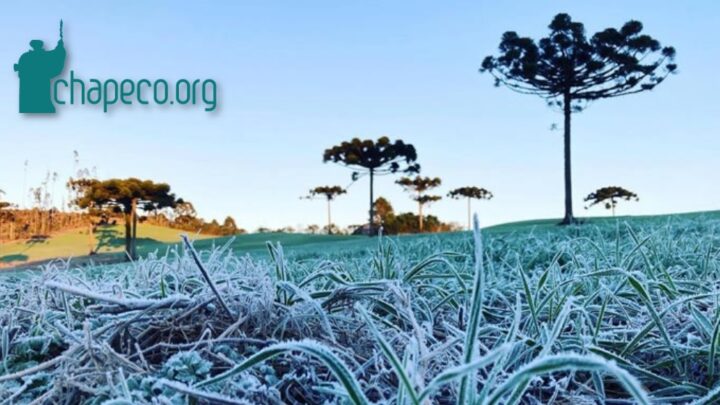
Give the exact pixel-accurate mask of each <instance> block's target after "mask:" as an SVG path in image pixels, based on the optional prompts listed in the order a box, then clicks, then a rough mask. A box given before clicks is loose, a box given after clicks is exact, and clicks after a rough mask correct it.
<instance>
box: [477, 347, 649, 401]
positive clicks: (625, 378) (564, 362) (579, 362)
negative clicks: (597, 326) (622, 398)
mask: <svg viewBox="0 0 720 405" xmlns="http://www.w3.org/2000/svg"><path fill="white" fill-rule="evenodd" d="M563 370H583V371H591V372H592V371H597V372H607V373H609V374H612V375H613V376H614V377H615V378H616V379H617V380H618V381H619V382H620V384H622V386H623V387H624V388H625V390H626V391H627V392H628V393H629V394H630V395H632V397H633V398H634V399H635V401H637V402H638V403H639V404H641V405H650V398H649V397H648V395H647V393H646V392H645V389H644V388H643V387H642V385H641V384H640V382H639V381H638V380H637V379H636V378H635V377H633V376H632V375H631V374H630V373H628V372H627V371H625V370H623V369H621V368H620V367H618V366H617V365H616V364H615V363H613V362H611V361H607V360H605V359H603V358H602V357H598V356H595V355H578V354H574V353H562V354H557V355H549V356H545V357H539V358H537V359H535V360H533V361H531V362H530V363H528V364H526V365H525V366H523V367H521V368H520V369H519V370H518V371H516V372H515V373H513V374H512V375H511V376H510V377H508V379H507V380H505V382H503V383H502V384H501V385H500V386H499V387H498V388H497V389H495V391H494V392H493V393H492V395H491V396H490V398H489V399H488V401H487V404H486V405H495V404H498V403H500V400H501V399H502V398H503V396H504V395H505V394H507V393H508V392H511V391H513V390H515V389H516V388H517V387H518V386H524V385H525V384H527V382H528V381H530V380H531V379H532V378H533V377H537V376H540V375H544V374H548V373H554V372H557V371H563ZM520 394H522V392H521V393H520ZM519 400H520V398H519V396H515V397H514V398H512V399H511V400H509V401H508V402H506V404H515V403H517V402H519Z"/></svg>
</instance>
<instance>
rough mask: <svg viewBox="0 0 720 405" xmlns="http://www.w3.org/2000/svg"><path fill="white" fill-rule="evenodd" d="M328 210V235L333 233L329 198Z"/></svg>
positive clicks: (328, 200)
mask: <svg viewBox="0 0 720 405" xmlns="http://www.w3.org/2000/svg"><path fill="white" fill-rule="evenodd" d="M327 211H328V235H332V217H331V216H330V199H329V198H328V199H327Z"/></svg>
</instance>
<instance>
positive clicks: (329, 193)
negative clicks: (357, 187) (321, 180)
mask: <svg viewBox="0 0 720 405" xmlns="http://www.w3.org/2000/svg"><path fill="white" fill-rule="evenodd" d="M345 193H347V190H345V189H344V188H342V187H340V186H317V187H315V188H313V189H312V190H310V196H311V197H315V196H324V197H325V198H327V199H328V200H330V201H332V200H334V199H335V197H337V196H339V195H342V194H345Z"/></svg>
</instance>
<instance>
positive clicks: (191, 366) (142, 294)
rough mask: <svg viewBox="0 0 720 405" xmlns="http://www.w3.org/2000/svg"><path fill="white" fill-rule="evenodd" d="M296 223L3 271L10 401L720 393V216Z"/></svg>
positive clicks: (528, 399)
mask: <svg viewBox="0 0 720 405" xmlns="http://www.w3.org/2000/svg"><path fill="white" fill-rule="evenodd" d="M290 236H291V235H270V234H266V235H248V236H246V239H243V238H244V237H242V236H241V237H239V238H237V239H235V240H233V241H232V243H226V244H222V243H219V242H221V241H225V242H229V240H227V239H224V240H214V241H212V240H204V241H197V242H196V247H198V248H201V249H199V250H198V251H196V250H195V249H192V248H190V247H188V248H178V247H176V246H169V247H165V249H158V250H157V252H156V253H150V254H148V255H147V257H146V258H143V259H140V260H138V261H136V262H133V263H129V264H128V263H124V264H106V265H102V266H86V267H77V266H74V265H73V264H72V263H70V264H68V263H67V262H55V263H52V264H48V265H45V266H43V269H42V271H37V270H26V271H22V272H5V273H2V274H0V354H2V358H1V359H2V363H1V364H0V398H7V399H8V402H13V401H15V402H20V403H24V402H30V401H35V402H36V403H43V402H60V403H79V404H104V405H110V404H114V405H117V404H129V403H133V404H152V403H172V404H184V403H231V404H243V403H328V404H330V403H346V402H352V403H360V404H364V403H403V404H418V405H419V404H422V403H441V404H453V403H457V404H464V403H479V404H487V405H489V404H500V403H502V404H508V403H513V404H516V403H522V404H537V403H549V402H554V403H573V404H581V403H588V404H590V403H618V404H619V403H640V404H650V403H662V404H685V403H691V402H692V403H694V404H698V405H700V404H716V403H719V400H720V373H719V372H718V370H719V369H720V362H718V353H719V349H720V305H719V304H718V302H719V301H718V299H719V298H720V292H719V290H718V280H720V215H718V213H717V212H713V213H698V214H689V215H682V216H658V217H646V218H616V219H612V218H608V219H602V220H591V221H586V223H585V224H583V225H581V226H573V227H558V226H555V225H552V222H550V221H532V222H525V223H516V224H507V225H503V226H498V227H493V228H488V229H486V230H483V231H480V230H477V231H475V232H473V233H469V232H457V233H451V234H433V235H422V236H405V237H390V238H389V237H383V238H367V237H365V238H347V239H344V240H334V239H332V238H330V237H325V238H326V239H325V240H323V239H322V237H318V238H320V239H315V240H310V239H303V238H302V236H299V235H295V236H294V237H295V239H292V238H290ZM280 237H283V238H285V237H287V238H288V239H285V241H286V242H288V245H283V244H282V243H281V244H277V243H273V244H272V245H267V246H265V248H264V249H265V250H264V252H262V253H259V252H260V251H261V250H259V249H262V248H261V247H260V246H262V243H263V241H264V240H271V241H272V240H273V239H274V240H275V241H277V240H278V238H280ZM331 241H332V242H331ZM293 242H294V243H295V245H293V246H291V244H292V243H293ZM213 245H214V246H213ZM234 247H236V249H233V248H234ZM246 253H251V254H249V255H248V254H246ZM426 401H427V402H426Z"/></svg>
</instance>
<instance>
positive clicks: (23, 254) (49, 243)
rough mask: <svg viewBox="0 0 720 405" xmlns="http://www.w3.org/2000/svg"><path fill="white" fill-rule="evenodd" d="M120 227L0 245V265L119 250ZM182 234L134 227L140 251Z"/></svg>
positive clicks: (200, 236)
mask: <svg viewBox="0 0 720 405" xmlns="http://www.w3.org/2000/svg"><path fill="white" fill-rule="evenodd" d="M124 232H125V231H124V228H123V227H122V226H121V225H117V226H107V227H101V228H100V229H99V231H98V232H96V234H95V238H94V239H91V238H90V237H89V236H88V230H87V229H85V228H83V229H78V230H74V231H70V232H65V233H61V234H57V235H52V236H51V237H50V238H48V239H46V240H37V241H36V240H30V241H24V240H23V241H17V242H11V243H3V244H0V266H1V265H6V266H7V265H22V264H24V263H29V262H36V261H40V260H47V259H53V258H68V257H81V256H86V255H88V253H89V252H90V250H95V251H96V252H97V253H98V254H99V255H104V254H109V253H119V252H122V251H123V249H124V244H125V239H124V235H125V233H124ZM183 233H186V232H184V231H179V230H177V229H171V228H165V227H160V226H154V225H144V224H140V225H139V226H138V247H139V248H140V250H141V251H142V252H148V251H152V250H155V249H158V248H162V247H163V246H164V245H166V244H169V243H176V242H177V241H178V240H179V239H180V235H181V234H183ZM193 237H194V238H196V239H205V238H208V236H205V235H193Z"/></svg>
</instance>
